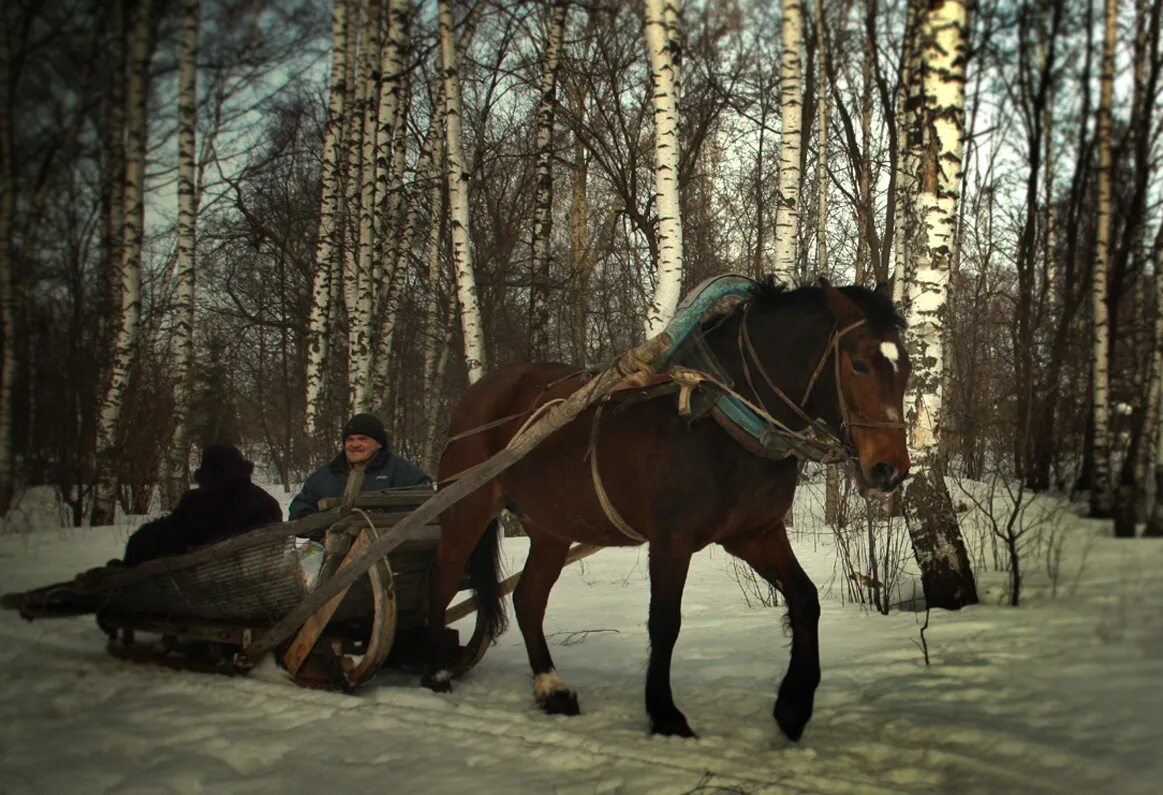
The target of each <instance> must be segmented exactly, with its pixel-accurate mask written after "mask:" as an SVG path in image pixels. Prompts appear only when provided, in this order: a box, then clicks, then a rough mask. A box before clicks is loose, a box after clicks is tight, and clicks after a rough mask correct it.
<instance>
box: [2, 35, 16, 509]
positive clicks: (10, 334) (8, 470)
mask: <svg viewBox="0 0 1163 795" xmlns="http://www.w3.org/2000/svg"><path fill="white" fill-rule="evenodd" d="M10 57H11V56H10V52H9V49H8V25H7V15H5V14H0V109H5V108H10V107H12V101H11V96H10V91H9V87H10V85H11V83H10V80H11V76H12V67H11V62H10ZM12 165H13V164H12V122H11V119H10V117H9V115H8V113H7V112H0V342H2V344H3V349H2V350H0V516H4V515H7V513H8V509H9V507H10V506H11V505H12V499H13V496H14V493H15V490H16V471H15V456H14V451H13V444H12V383H13V379H14V377H15V374H16V326H15V322H14V313H13V294H12V218H13V215H14V213H15V211H16V178H15V176H14V175H13V173H12V172H13V169H12Z"/></svg>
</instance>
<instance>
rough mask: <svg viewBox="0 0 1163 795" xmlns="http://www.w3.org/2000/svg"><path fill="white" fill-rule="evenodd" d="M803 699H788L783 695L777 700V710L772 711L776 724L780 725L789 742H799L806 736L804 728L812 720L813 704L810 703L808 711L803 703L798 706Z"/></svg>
mask: <svg viewBox="0 0 1163 795" xmlns="http://www.w3.org/2000/svg"><path fill="white" fill-rule="evenodd" d="M800 700H801V699H795V698H787V697H785V696H784V695H783V694H782V693H781V694H780V696H779V698H778V699H776V702H775V709H773V710H772V715H774V716H775V722H776V723H777V724H778V725H779V729H780V731H782V732H783V733H784V734H785V735H786V736H787V738H788V739H789V740H799V739H800V737H802V736H803V734H804V727H805V726H807V725H808V721H809V720H811V718H812V704H811V702H810V701H809V702H808V704H807V709H806V710H805V709H804V705H803V704H802V703H800V704H797V703H796V702H797V701H800Z"/></svg>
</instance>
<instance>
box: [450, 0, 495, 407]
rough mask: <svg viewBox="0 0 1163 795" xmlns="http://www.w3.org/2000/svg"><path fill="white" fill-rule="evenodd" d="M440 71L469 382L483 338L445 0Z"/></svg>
mask: <svg viewBox="0 0 1163 795" xmlns="http://www.w3.org/2000/svg"><path fill="white" fill-rule="evenodd" d="M438 6H439V11H440V68H441V76H442V79H443V83H444V133H445V136H446V146H447V153H446V157H447V161H448V203H449V221H450V224H451V227H452V263H453V267H454V270H455V272H456V296H457V301H458V303H459V304H460V323H461V330H462V331H463V333H464V363H465V368H466V369H467V370H468V380H469V383H470V384H472V383H476V381H477V380H478V379H480V377H481V376H482V375H484V372H485V370H486V369H487V365H486V363H485V338H484V329H483V328H482V324H481V311H480V302H479V298H478V296H477V286H476V276H475V274H474V273H473V264H472V244H471V240H470V239H469V201H468V177H469V166H468V163H467V162H466V161H465V157H464V149H463V145H462V143H461V132H460V129H461V110H460V105H461V103H460V76H459V74H458V72H457V61H458V54H457V51H456V50H457V47H456V40H455V39H454V38H453V30H452V10H451V8H450V7H449V0H439V3H438Z"/></svg>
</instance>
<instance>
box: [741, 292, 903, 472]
mask: <svg viewBox="0 0 1163 795" xmlns="http://www.w3.org/2000/svg"><path fill="white" fill-rule="evenodd" d="M749 308H750V305H749V304H748V305H747V306H745V307H744V308H743V318H742V321H741V322H740V324H739V353H740V359H741V360H742V364H743V374H744V376H745V377H746V378H747V383H748V385H749V386H750V387H751V391H752V392H753V393H754V394H755V398H756V400H759V401H760V402H761V403H762V400H761V399H760V397H759V392H758V391H756V389H755V385H754V384H753V383H752V382H751V374H750V368H749V366H748V364H747V359H748V358H750V359H751V361H752V362H754V364H755V367H756V369H757V370H758V371H759V374H760V375H761V376H763V380H764V382H766V384H767V386H768V388H769V389H771V391H772V392H774V393H775V394H776V396H777V397H778V398H779V399H780V400H782V401H783V402H784V403H786V404H787V405H788V407H789V408H791V410H792V411H794V412H795V413H796V414H798V415H799V417H800V419H802V420H804V422H806V423H808V425H811V424H812V419H811V418H810V417H809V416H808V415H807V414H806V413H805V412H804V409H803V407H804V406H806V405H807V403H808V399H809V398H810V397H811V396H812V390H814V389H815V387H816V381H817V380H819V377H820V374H821V373H823V372H824V368H825V367H826V366H827V364H828V357H829V355H831V358H832V361H833V363H834V372H835V379H836V404H837V406H838V407H839V409H840V428H841V429H842V431H843V432H844V434H845V436H846V437H847V440H846V441H845V440H840V439H837V442H839V443H840V444H842V445H844V447H845V448H846V449H847V448H849V447H850V446H851V435H850V433H849V430H850V429H851V428H854V427H856V428H904V427H906V426H905V424H904V423H903V422H891V421H881V420H854V419H852V417H851V413H850V412H849V411H848V401H847V400H845V399H844V390H843V388H842V387H841V386H840V341H841V340H843V339H844V337H845V336H846V335H847V334H848V333H849V332H850V331H854V330H855V329H858V328H860V327H861V326H863V325H865V324H866V323H867V322H868V321H867V320H866V319H864V318H861V319H860V320H857V321H855V322H853V323H849V324H848V325H847V326H844V327H843V328H838V327H837V326H833V327H832V333H831V335H829V337H828V344H827V346H826V347H825V348H824V352H823V353H822V354H821V355H820V361H819V362H817V363H816V368H815V370H813V371H812V375H811V377H810V378H809V379H808V384H807V386H806V387H805V388H804V396H803V398H801V399H800V402H799V403H796V402H794V401H793V400H792V399H791V398H789V397H788V396H787V394H786V393H785V392H784V391H783V390H782V389H780V388H779V387H778V386H776V385H775V382H774V381H773V380H772V378H771V376H769V375H768V374H767V370H766V369H765V368H764V367H763V362H762V361H761V360H760V358H759V354H758V353H756V352H755V346H754V345H752V343H751V332H750V330H749V329H748V326H747V317H748V314H747V312H748V309H749Z"/></svg>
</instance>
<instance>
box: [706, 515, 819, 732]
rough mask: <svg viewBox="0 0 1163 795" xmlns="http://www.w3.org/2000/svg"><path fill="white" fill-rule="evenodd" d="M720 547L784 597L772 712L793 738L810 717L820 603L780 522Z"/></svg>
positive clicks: (815, 680)
mask: <svg viewBox="0 0 1163 795" xmlns="http://www.w3.org/2000/svg"><path fill="white" fill-rule="evenodd" d="M723 547H724V548H725V549H726V550H727V551H728V552H730V553H731V554H732V555H735V556H736V557H739V558H742V559H743V560H744V561H746V562H747V563H748V564H750V566H751V567H752V568H753V569H755V571H756V572H757V573H758V574H759V575H760V576H761V577H763V578H764V579H765V580H767V581H768V582H769V583H771V584H772V585H774V586H775V587H777V588H779V590H780V591H781V592H782V593H783V595H784V597H785V598H786V599H787V606H788V617H789V618H790V620H791V631H792V641H791V664H790V665H789V666H788V669H787V675H785V676H784V678H783V682H782V683H781V684H780V686H779V696H778V697H777V698H776V701H775V709H774V711H773V712H774V715H775V722H776V723H778V724H779V728H780V729H781V730H782V731H783V733H784V734H786V735H787V736H788V738H789V739H792V740H798V739H799V738H800V736H801V735H802V734H803V733H804V727H805V726H807V724H808V721H809V720H810V719H811V717H812V705H813V703H814V701H815V697H816V686H817V685H819V683H820V647H819V624H820V600H819V597H818V596H817V594H816V586H815V584H813V583H812V581H811V580H810V579H809V578H808V575H807V574H805V573H804V570H803V569H801V568H800V564H799V561H797V560H796V556H795V553H794V552H792V549H791V544H789V543H788V540H787V532H786V530H785V529H784V526H783V523H782V522H781V523H779V524H778V525H776V526H775V527H773V528H772V529H771V530H770V531H768V532H766V533H762V534H758V535H752V536H748V537H746V538H741V539H737V540H731V541H729V542H725V543H724V544H723Z"/></svg>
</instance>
